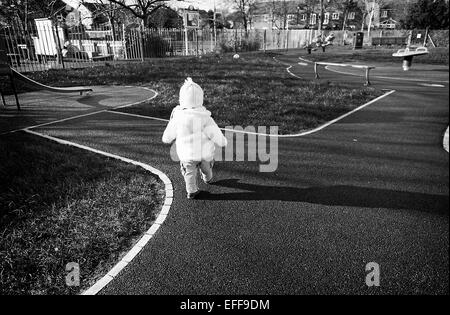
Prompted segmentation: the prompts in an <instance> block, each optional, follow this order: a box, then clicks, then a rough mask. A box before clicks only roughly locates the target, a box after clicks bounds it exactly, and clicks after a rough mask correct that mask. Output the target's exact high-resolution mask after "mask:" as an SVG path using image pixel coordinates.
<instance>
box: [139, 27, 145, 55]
mask: <svg viewBox="0 0 450 315" xmlns="http://www.w3.org/2000/svg"><path fill="white" fill-rule="evenodd" d="M142 23H143V22H142ZM139 30H140V32H139V46H140V51H141V62H144V26H143V25H142V24H141V27H140V28H139Z"/></svg>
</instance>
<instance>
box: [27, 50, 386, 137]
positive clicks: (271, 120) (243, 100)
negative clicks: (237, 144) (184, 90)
mask: <svg viewBox="0 0 450 315" xmlns="http://www.w3.org/2000/svg"><path fill="white" fill-rule="evenodd" d="M231 56H232V55H225V56H224V57H223V58H216V57H215V56H204V57H202V58H186V59H185V58H178V59H158V60H156V59H155V60H151V61H146V62H145V63H131V64H130V63H128V64H116V65H111V66H103V67H95V68H88V69H80V70H53V71H47V72H38V73H33V74H31V75H30V76H31V77H32V78H33V79H35V80H37V81H39V82H42V83H45V84H50V85H55V86H73V85H103V84H118V85H126V84H130V85H131V84H133V85H144V86H148V87H151V88H153V89H155V90H156V91H158V92H159V97H157V98H156V99H154V100H152V101H150V102H148V103H146V104H141V105H139V106H135V107H131V108H127V109H126V110H124V111H127V112H132V113H137V114H141V115H150V116H156V117H161V118H168V117H169V116H170V113H171V111H172V108H173V107H175V106H176V105H177V104H178V91H179V89H180V86H181V85H182V83H183V82H184V80H185V78H186V77H188V76H191V77H192V78H193V79H194V81H196V82H198V83H199V84H200V85H201V86H202V87H203V89H204V91H205V106H206V107H207V108H208V109H209V110H211V112H212V113H213V117H214V118H215V120H216V122H217V123H218V124H219V125H220V126H235V125H239V126H243V127H245V126H279V127H280V132H281V133H284V134H286V133H294V132H298V131H301V130H305V129H310V128H314V127H317V126H318V125H320V124H322V123H324V122H327V121H329V120H332V119H334V118H336V117H338V116H339V115H341V114H343V113H346V112H348V111H350V110H352V109H354V108H355V107H357V106H359V105H361V104H364V103H366V102H367V101H369V100H371V99H373V98H374V97H376V96H379V95H380V94H381V93H380V91H377V90H375V89H374V88H370V87H367V88H365V87H363V86H356V87H355V86H349V85H346V84H345V83H337V82H317V81H307V80H298V79H296V78H293V77H291V76H290V75H289V74H288V73H287V72H286V69H285V67H283V66H282V65H280V64H279V63H277V62H275V61H274V60H273V59H272V55H270V54H264V53H262V52H259V53H245V54H241V56H242V57H241V59H239V60H238V61H235V60H233V59H232V57H231Z"/></svg>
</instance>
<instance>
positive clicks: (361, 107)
mask: <svg viewBox="0 0 450 315" xmlns="http://www.w3.org/2000/svg"><path fill="white" fill-rule="evenodd" d="M395 92H396V91H395V90H391V91H388V92H386V93H385V94H383V95H381V96H379V97H377V98H375V99H373V100H371V101H370V102H367V103H365V104H364V105H361V106H359V107H357V108H355V109H354V110H352V111H350V112H348V113H345V114H344V115H341V116H339V117H338V118H336V119H333V120H331V121H329V122H327V123H325V124H323V125H321V126H319V127H317V128H314V129H311V130H308V131H304V132H301V133H297V134H290V135H272V134H267V133H258V132H250V131H244V130H234V129H227V128H220V130H223V131H230V132H234V133H243V134H249V135H258V136H263V137H277V138H296V137H303V136H307V135H310V134H313V133H316V132H318V131H320V130H322V129H325V128H327V127H328V126H330V125H332V124H335V123H337V122H338V121H340V120H342V119H344V118H346V117H348V116H350V115H352V114H354V113H356V112H357V111H360V110H361V109H363V108H365V107H367V106H369V105H372V104H373V103H375V102H378V101H380V100H382V99H383V98H385V97H387V96H389V95H391V94H393V93H395ZM111 113H114V114H118V115H125V116H133V117H137V118H143V119H151V120H158V121H164V122H168V121H169V120H168V119H162V118H156V117H150V116H143V115H136V114H129V113H123V112H116V111H114V112H111Z"/></svg>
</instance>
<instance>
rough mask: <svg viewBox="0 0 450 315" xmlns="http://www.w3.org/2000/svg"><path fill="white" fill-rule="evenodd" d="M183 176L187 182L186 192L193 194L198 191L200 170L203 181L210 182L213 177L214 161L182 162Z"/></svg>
mask: <svg viewBox="0 0 450 315" xmlns="http://www.w3.org/2000/svg"><path fill="white" fill-rule="evenodd" d="M180 164H181V174H182V175H183V177H184V181H185V182H186V191H187V193H188V194H193V193H196V192H197V191H198V183H197V178H198V170H199V169H200V172H201V175H202V179H203V181H204V182H208V181H210V180H211V179H212V177H213V167H214V161H201V162H198V161H184V162H181V163H180Z"/></svg>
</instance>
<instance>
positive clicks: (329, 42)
mask: <svg viewBox="0 0 450 315" xmlns="http://www.w3.org/2000/svg"><path fill="white" fill-rule="evenodd" d="M334 39H335V36H334V33H330V34H328V36H327V37H325V40H323V39H322V34H319V35H317V37H316V38H315V39H314V41H313V43H315V44H316V47H320V48H322V51H323V52H325V49H326V47H327V46H330V45H333V41H334ZM313 43H310V44H308V45H306V46H305V49H306V50H308V54H311V51H316V50H317V48H314V47H313Z"/></svg>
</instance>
